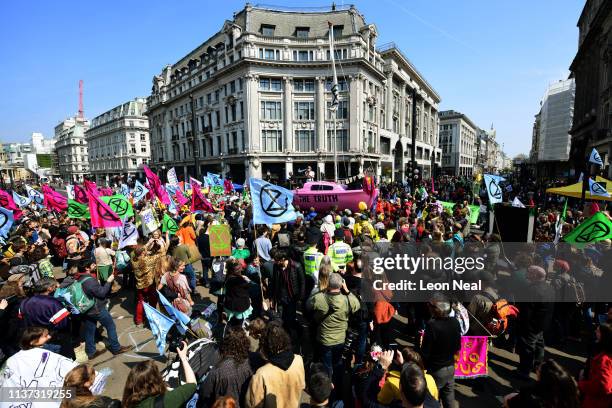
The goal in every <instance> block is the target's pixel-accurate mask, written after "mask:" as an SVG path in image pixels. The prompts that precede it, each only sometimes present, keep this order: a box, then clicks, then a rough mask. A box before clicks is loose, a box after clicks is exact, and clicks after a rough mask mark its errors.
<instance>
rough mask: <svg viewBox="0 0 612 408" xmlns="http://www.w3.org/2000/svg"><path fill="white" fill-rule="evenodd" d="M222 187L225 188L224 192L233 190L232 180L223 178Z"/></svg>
mask: <svg viewBox="0 0 612 408" xmlns="http://www.w3.org/2000/svg"><path fill="white" fill-rule="evenodd" d="M223 187H224V189H225V194H229V193H231V192H232V191H234V184H233V183H232V180H229V179H225V180H223Z"/></svg>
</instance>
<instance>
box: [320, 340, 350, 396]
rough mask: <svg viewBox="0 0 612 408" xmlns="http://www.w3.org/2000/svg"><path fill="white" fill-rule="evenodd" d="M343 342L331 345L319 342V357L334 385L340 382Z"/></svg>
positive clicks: (338, 384)
mask: <svg viewBox="0 0 612 408" xmlns="http://www.w3.org/2000/svg"><path fill="white" fill-rule="evenodd" d="M343 349H344V343H340V344H335V345H333V346H324V345H323V344H319V358H320V359H321V362H322V363H323V365H324V366H325V368H326V369H327V372H328V373H329V376H330V377H331V379H332V382H333V383H334V385H335V386H336V387H339V386H340V385H341V384H342V372H343V370H342V350H343Z"/></svg>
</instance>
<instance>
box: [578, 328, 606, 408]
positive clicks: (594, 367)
mask: <svg viewBox="0 0 612 408" xmlns="http://www.w3.org/2000/svg"><path fill="white" fill-rule="evenodd" d="M595 336H596V337H597V348H598V350H599V353H598V354H597V355H595V357H593V360H591V365H590V369H589V371H588V375H587V376H584V375H582V373H581V379H580V381H579V382H578V388H579V389H580V394H581V396H582V406H583V407H584V408H587V407H588V408H599V407H602V408H603V407H612V324H611V323H602V324H601V325H599V327H598V328H597V331H596V332H595Z"/></svg>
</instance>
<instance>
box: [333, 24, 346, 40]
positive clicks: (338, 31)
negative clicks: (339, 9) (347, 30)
mask: <svg viewBox="0 0 612 408" xmlns="http://www.w3.org/2000/svg"><path fill="white" fill-rule="evenodd" d="M333 27H334V39H337V38H340V37H342V31H344V26H343V25H335V26H333Z"/></svg>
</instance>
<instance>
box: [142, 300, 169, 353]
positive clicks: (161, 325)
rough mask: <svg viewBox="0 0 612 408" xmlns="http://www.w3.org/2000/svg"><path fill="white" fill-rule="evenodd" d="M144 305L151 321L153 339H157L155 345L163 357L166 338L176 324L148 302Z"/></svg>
mask: <svg viewBox="0 0 612 408" xmlns="http://www.w3.org/2000/svg"><path fill="white" fill-rule="evenodd" d="M143 305H144V311H145V314H146V315H147V320H148V321H149V326H150V327H151V332H153V337H155V345H156V346H157V350H158V351H159V355H160V356H163V355H164V351H165V350H166V336H167V335H168V332H169V331H170V328H171V327H172V325H173V324H174V322H173V321H172V319H170V318H169V317H168V316H166V315H163V314H161V312H159V310H157V309H155V308H153V307H152V306H151V305H150V304H148V303H147V302H144V303H143Z"/></svg>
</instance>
